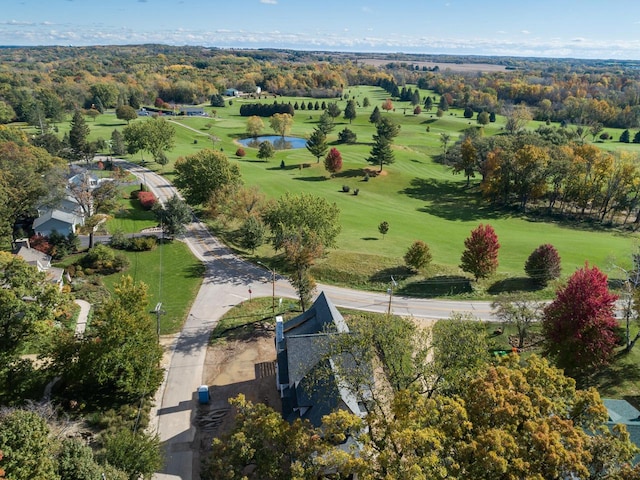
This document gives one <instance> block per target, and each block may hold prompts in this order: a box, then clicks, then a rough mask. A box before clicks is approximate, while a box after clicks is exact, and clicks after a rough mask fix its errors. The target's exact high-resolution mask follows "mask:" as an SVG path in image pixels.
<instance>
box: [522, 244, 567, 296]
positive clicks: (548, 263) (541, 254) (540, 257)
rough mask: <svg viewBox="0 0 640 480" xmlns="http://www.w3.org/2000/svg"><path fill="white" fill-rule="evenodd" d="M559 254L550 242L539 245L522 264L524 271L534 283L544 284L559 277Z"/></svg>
mask: <svg viewBox="0 0 640 480" xmlns="http://www.w3.org/2000/svg"><path fill="white" fill-rule="evenodd" d="M560 270H561V267H560V255H558V251H557V250H556V249H555V247H554V246H553V245H551V244H548V243H547V244H546V245H540V246H539V247H538V248H536V249H535V250H534V251H533V252H531V255H529V258H527V261H526V262H525V264H524V271H525V272H526V273H527V275H528V276H529V277H530V278H531V279H532V280H533V281H535V282H536V283H538V284H540V285H542V286H545V285H546V284H547V283H549V282H550V281H551V280H554V279H556V278H558V277H560Z"/></svg>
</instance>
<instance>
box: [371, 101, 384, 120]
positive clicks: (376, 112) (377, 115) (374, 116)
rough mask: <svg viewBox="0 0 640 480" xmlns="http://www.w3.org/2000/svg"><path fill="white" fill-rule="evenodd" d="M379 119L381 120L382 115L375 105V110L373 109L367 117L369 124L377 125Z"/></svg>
mask: <svg viewBox="0 0 640 480" xmlns="http://www.w3.org/2000/svg"><path fill="white" fill-rule="evenodd" d="M381 118H382V114H381V113H380V109H379V108H378V106H377V105H376V106H375V108H374V109H373V112H371V115H369V123H374V124H375V123H378V122H379V121H380V119H381Z"/></svg>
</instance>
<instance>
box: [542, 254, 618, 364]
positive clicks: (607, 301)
mask: <svg viewBox="0 0 640 480" xmlns="http://www.w3.org/2000/svg"><path fill="white" fill-rule="evenodd" d="M617 299H618V297H617V295H614V294H612V293H610V292H609V287H608V285H607V276H606V275H605V274H604V273H602V272H601V271H600V270H598V268H597V267H593V268H589V265H588V264H586V265H585V266H584V268H581V269H580V270H578V271H577V272H575V273H574V274H573V275H572V276H571V278H569V281H568V282H567V285H566V287H564V288H560V289H558V291H557V292H556V298H555V300H554V301H553V302H552V303H550V304H549V305H547V307H546V308H545V309H544V318H543V321H542V333H543V335H544V337H545V340H546V349H547V353H549V354H550V355H552V356H553V357H554V358H555V359H556V363H557V365H558V367H560V368H564V369H565V370H566V371H567V373H568V374H571V375H574V376H575V375H578V376H580V375H582V374H583V373H586V372H587V371H589V370H592V369H594V368H599V367H602V366H604V365H606V364H607V363H609V362H610V361H611V358H612V357H613V353H614V348H615V346H616V343H617V334H616V330H617V328H618V322H617V321H616V319H615V318H614V312H615V302H616V300H617Z"/></svg>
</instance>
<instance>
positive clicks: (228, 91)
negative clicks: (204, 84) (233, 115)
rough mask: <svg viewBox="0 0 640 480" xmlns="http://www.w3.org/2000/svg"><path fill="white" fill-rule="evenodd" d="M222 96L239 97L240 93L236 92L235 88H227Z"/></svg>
mask: <svg viewBox="0 0 640 480" xmlns="http://www.w3.org/2000/svg"><path fill="white" fill-rule="evenodd" d="M224 95H225V97H239V96H240V91H239V90H236V89H235V88H227V89H226V90H225V91H224Z"/></svg>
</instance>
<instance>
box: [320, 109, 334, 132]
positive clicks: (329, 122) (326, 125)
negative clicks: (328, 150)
mask: <svg viewBox="0 0 640 480" xmlns="http://www.w3.org/2000/svg"><path fill="white" fill-rule="evenodd" d="M316 128H317V129H318V130H320V131H321V132H322V133H324V134H325V135H329V134H330V133H331V132H332V131H333V129H334V128H335V124H334V120H333V117H332V116H331V115H329V114H328V113H327V112H323V113H322V115H320V119H319V120H318V126H317V127H316Z"/></svg>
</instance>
